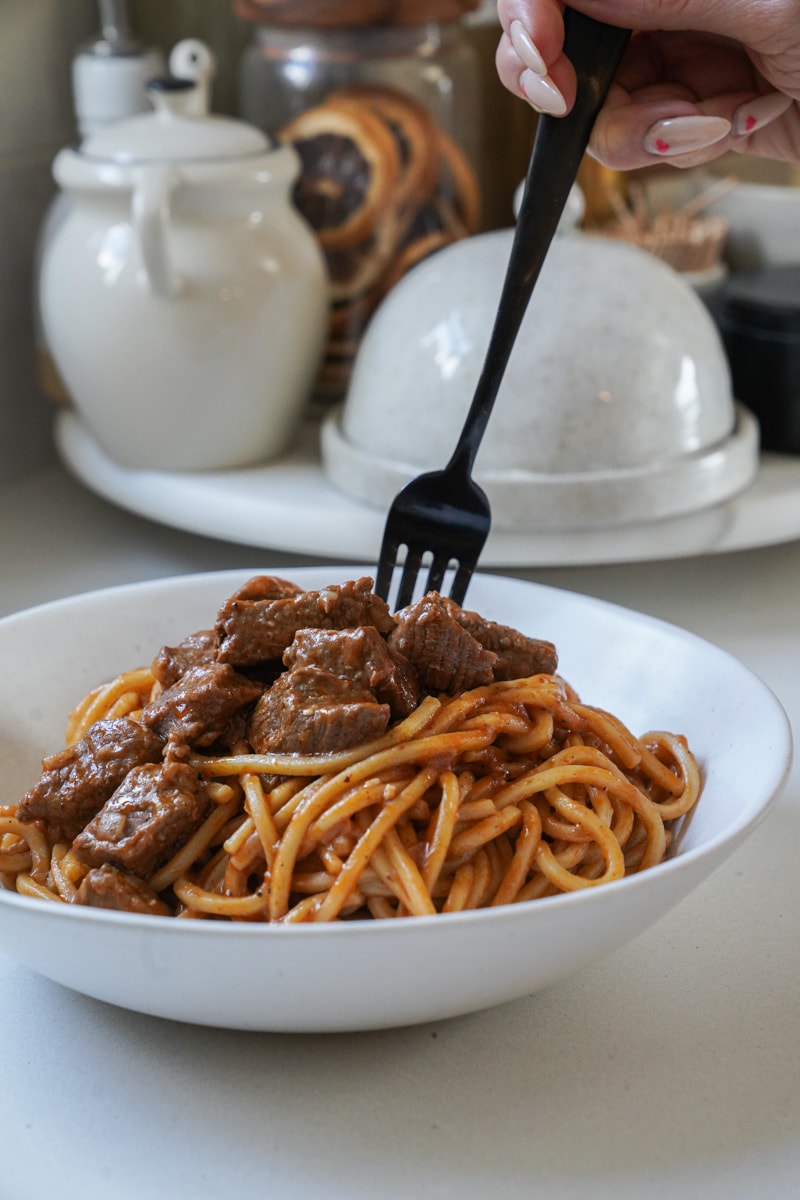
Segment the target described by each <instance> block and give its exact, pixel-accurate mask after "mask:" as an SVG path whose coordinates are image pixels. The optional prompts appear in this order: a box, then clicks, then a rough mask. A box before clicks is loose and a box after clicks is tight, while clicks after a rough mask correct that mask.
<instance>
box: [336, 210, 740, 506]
mask: <svg viewBox="0 0 800 1200" xmlns="http://www.w3.org/2000/svg"><path fill="white" fill-rule="evenodd" d="M511 238H512V231H511V230H501V231H498V232H492V233H487V234H482V235H479V236H477V237H474V238H470V239H468V240H466V241H462V242H459V243H457V244H456V245H454V246H451V247H448V248H447V249H445V250H442V251H440V252H439V253H438V254H436V255H435V256H433V257H431V258H430V259H428V260H426V261H424V262H423V263H421V264H420V265H419V266H418V267H416V268H415V269H414V270H413V271H412V272H411V273H410V274H409V275H407V276H406V277H405V278H404V279H403V280H401V282H400V283H399V285H398V286H397V287H396V288H395V289H394V290H393V291H392V292H391V293H390V294H389V296H388V297H387V298H386V299H385V300H384V302H383V303H382V306H381V307H380V308H379V310H378V311H377V312H376V314H375V316H374V318H373V320H372V322H371V324H370V325H369V327H368V329H367V331H366V333H365V335H364V338H363V341H362V344H361V347H360V350H359V354H358V357H357V360H356V364H355V369H354V373H353V378H352V383H351V387H350V391H349V394H348V396H347V399H346V402H345V404H344V405H343V407H341V408H340V409H339V410H338V411H336V412H334V413H332V414H331V415H330V416H329V418H328V419H327V421H326V423H325V426H324V427H323V434H322V449H323V462H324V469H325V471H326V474H327V476H328V478H329V479H330V481H331V482H333V483H334V484H335V485H336V486H338V487H340V488H341V489H342V490H343V491H345V492H347V493H348V494H350V495H351V496H354V497H356V498H358V499H360V500H363V501H365V502H367V503H372V504H374V505H379V506H386V505H387V504H388V503H389V502H390V501H391V499H392V497H393V496H394V494H395V493H396V491H397V490H398V488H399V487H400V486H402V485H403V484H404V483H405V482H406V481H407V480H408V479H410V478H411V477H412V476H413V475H414V474H416V473H418V472H419V471H420V470H428V469H431V468H435V467H439V466H443V465H444V463H445V462H446V461H447V459H448V458H449V456H450V453H451V451H452V448H453V446H454V444H455V440H456V437H457V434H458V431H459V429H460V427H461V423H462V420H463V417H464V416H465V414H466V411H467V408H468V406H469V402H470V400H471V398H472V394H473V389H474V385H475V382H476V380H477V378H478V374H479V372H480V368H481V365H482V361H483V356H484V351H485V347H486V344H487V342H488V338H489V331H490V328H491V325H492V322H493V320H494V313H495V309H496V306H497V301H498V297H499V294H500V288H501V284H502V278H503V275H504V273H505V267H506V263H507V261H508V256H509V252H510V246H511ZM757 465H758V433H757V427H756V423H755V421H754V420H753V418H752V417H751V416H750V415H749V414H748V413H747V412H746V411H744V410H743V409H741V408H740V407H738V406H737V405H735V403H734V400H733V397H732V394H731V382H730V373H729V369H728V365H727V360H726V358H725V354H724V350H723V347H722V343H721V340H720V337H719V335H718V333H717V330H716V327H715V325H714V323H713V321H712V319H711V317H710V315H709V313H708V311H707V309H706V308H705V306H704V305H703V303H702V301H701V300H700V299H699V298H698V296H697V295H696V294H695V292H694V290H693V289H692V288H691V287H690V286H689V285H688V284H687V283H686V282H684V280H682V279H681V278H680V276H679V275H678V274H677V273H676V272H674V271H673V270H672V269H671V268H670V267H668V266H666V265H665V264H663V263H662V262H660V261H658V260H657V259H656V258H654V257H653V256H652V255H650V254H648V253H646V252H645V251H642V250H639V249H638V248H636V247H633V246H630V245H627V244H625V243H620V242H616V241H611V240H605V239H601V238H595V237H590V236H588V235H584V234H572V235H570V236H561V237H557V238H556V239H555V241H554V242H553V245H552V247H551V249H550V252H549V254H548V258H547V260H546V262H545V265H544V268H543V270H542V272H541V275H540V277H539V280H538V282H537V284H536V287H535V289H534V293H533V297H532V299H531V302H530V305H529V308H528V311H527V313H526V316H525V319H524V321H523V325H522V328H521V330H520V334H519V337H518V339H517V343H516V346H515V348H514V351H513V353H512V356H511V360H510V362H509V365H508V368H507V372H506V376H505V378H504V380H503V384H502V386H501V389H500V393H499V395H498V399H497V402H496V406H495V410H494V413H493V415H492V418H491V421H490V423H489V427H488V429H487V432H486V435H485V438H484V442H483V445H482V446H481V449H480V451H479V454H478V458H477V461H476V478H477V479H478V481H479V482H480V483H481V484H482V485H483V486H484V488H485V489H486V491H487V493H488V495H489V498H490V500H491V503H492V510H493V516H494V523H495V526H496V527H498V528H506V529H518V528H524V527H536V528H539V529H542V530H547V529H550V530H558V529H581V528H593V527H603V526H614V525H619V524H623V523H626V522H630V521H637V522H640V521H642V520H649V519H657V518H660V517H667V516H674V515H676V514H679V513H684V512H688V511H694V510H696V509H700V508H703V507H705V506H708V505H712V504H715V503H718V502H720V501H722V500H725V499H728V498H729V497H730V496H732V495H733V494H735V493H736V492H738V491H740V490H742V489H743V488H745V487H746V486H747V485H748V484H749V483H750V482H751V481H752V479H753V478H754V476H755V473H756V470H757Z"/></svg>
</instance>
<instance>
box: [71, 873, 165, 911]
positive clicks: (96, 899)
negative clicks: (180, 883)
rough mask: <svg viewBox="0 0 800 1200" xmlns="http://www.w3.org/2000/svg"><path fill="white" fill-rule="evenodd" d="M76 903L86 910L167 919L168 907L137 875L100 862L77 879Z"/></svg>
mask: <svg viewBox="0 0 800 1200" xmlns="http://www.w3.org/2000/svg"><path fill="white" fill-rule="evenodd" d="M75 903H76V904H83V905H86V906H87V907H89V908H111V909H114V910H115V911H117V912H134V913H145V914H146V915H148V916H152V917H169V916H171V915H172V910H171V909H170V907H169V905H167V904H165V903H164V901H163V900H161V899H160V898H159V896H158V895H157V894H156V893H155V892H154V891H153V889H152V888H151V887H150V885H149V883H145V881H144V880H143V879H140V878H139V876H138V875H131V874H130V873H129V872H128V871H120V870H118V868H117V867H112V866H110V865H109V864H108V863H104V864H103V866H102V867H92V869H91V870H90V871H88V872H87V874H86V875H84V877H83V879H82V880H81V883H80V887H79V888H78V891H77V894H76V896H75Z"/></svg>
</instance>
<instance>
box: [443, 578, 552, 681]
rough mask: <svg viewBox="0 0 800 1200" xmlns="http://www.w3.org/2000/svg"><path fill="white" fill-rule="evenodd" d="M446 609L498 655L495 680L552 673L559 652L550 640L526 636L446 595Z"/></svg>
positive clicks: (494, 669) (481, 642)
mask: <svg viewBox="0 0 800 1200" xmlns="http://www.w3.org/2000/svg"><path fill="white" fill-rule="evenodd" d="M440 599H443V600H444V603H445V607H446V608H447V610H448V612H449V613H450V614H451V616H453V617H454V618H455V620H456V621H458V623H459V625H461V626H463V628H464V629H466V630H467V632H468V633H471V634H472V636H473V637H474V638H475V640H476V641H477V642H480V644H481V645H482V646H483V648H484V650H490V651H491V652H492V653H493V654H496V655H497V660H496V662H495V664H494V667H493V668H492V674H493V676H494V679H495V681H496V682H497V683H501V682H503V681H505V680H508V679H527V677H528V676H529V675H553V674H554V673H555V670H556V667H557V666H558V655H557V654H556V648H555V646H554V645H553V643H552V642H545V641H542V640H541V639H539V638H532V637H527V636H526V635H525V634H524V633H520V632H519V630H518V629H512V628H511V627H510V626H508V625H499V624H498V623H497V622H496V621H487V620H486V619H485V618H484V617H481V616H479V615H478V613H475V612H468V611H467V610H466V609H463V608H460V607H459V605H458V604H455V603H454V602H453V601H452V600H449V599H445V598H444V597H440Z"/></svg>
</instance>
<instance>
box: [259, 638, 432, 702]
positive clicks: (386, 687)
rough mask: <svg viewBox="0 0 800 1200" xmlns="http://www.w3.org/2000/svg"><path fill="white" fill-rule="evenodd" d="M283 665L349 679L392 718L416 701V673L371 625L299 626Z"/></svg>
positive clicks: (417, 684) (417, 693)
mask: <svg viewBox="0 0 800 1200" xmlns="http://www.w3.org/2000/svg"><path fill="white" fill-rule="evenodd" d="M283 661H284V664H285V665H286V666H287V667H288V668H289V670H293V669H294V668H296V667H319V668H320V669H321V670H326V671H330V672H331V673H332V674H334V675H340V676H341V677H342V678H347V679H352V680H353V682H354V683H360V684H361V685H362V686H363V687H366V688H369V689H370V691H372V692H374V693H375V698H376V699H377V700H379V701H380V702H381V703H384V704H388V705H389V707H390V709H391V712H392V717H394V718H399V717H407V716H408V714H409V713H411V712H413V711H414V709H415V708H416V707H417V705H418V704H419V702H420V699H421V693H420V688H419V683H418V682H417V677H416V674H415V673H414V670H413V668H412V666H411V664H410V663H409V662H408V660H407V659H405V658H403V656H402V655H400V654H393V653H392V651H391V650H390V648H389V646H388V645H387V643H386V640H385V639H384V638H382V637H381V635H380V634H379V633H378V631H377V629H375V627H374V626H372V625H359V626H358V627H357V628H355V629H299V630H298V631H297V633H296V634H295V637H294V641H293V642H292V644H291V646H289V648H288V649H287V650H286V651H285V653H284V655H283Z"/></svg>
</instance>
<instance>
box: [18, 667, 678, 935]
mask: <svg viewBox="0 0 800 1200" xmlns="http://www.w3.org/2000/svg"><path fill="white" fill-rule="evenodd" d="M160 688H161V685H160V684H159V683H158V681H157V680H156V679H155V677H154V675H153V674H152V672H151V671H150V670H148V669H138V670H136V671H131V672H128V673H126V674H123V675H121V676H120V677H119V678H117V679H115V680H113V681H111V682H110V683H108V684H105V685H103V686H102V687H100V688H98V689H96V690H95V691H94V692H92V693H91V694H90V695H89V696H87V697H86V698H85V699H84V700H83V701H82V702H81V703H80V704H79V705H78V706H77V708H76V709H75V710H74V712H73V713H72V714H70V718H69V722H68V738H67V740H68V743H70V744H73V745H74V744H75V743H76V742H77V741H78V740H79V739H80V738H82V737H83V736H84V735H85V734H86V732H87V730H89V729H90V728H92V726H93V724H94V723H95V722H97V721H99V720H103V719H107V718H109V717H119V716H128V717H131V718H134V719H135V718H137V717H138V715H140V714H141V711H142V709H143V708H144V707H145V706H146V705H147V704H148V702H149V701H150V699H151V698H152V697H153V696H154V695H157V694H158V692H159V691H160ZM183 761H184V765H185V766H188V767H190V768H191V769H192V771H194V772H196V774H197V776H198V778H199V780H200V781H201V783H202V786H203V787H204V789H205V792H206V794H207V796H208V801H209V806H208V810H207V812H206V813H205V815H204V816H203V818H202V821H201V822H200V823H199V825H198V826H197V827H196V828H195V829H194V831H193V832H192V833H191V835H190V836H189V837H188V838H186V839H185V840H184V841H183V844H181V845H180V847H179V848H178V849H177V850H175V851H174V852H173V853H171V855H170V857H169V858H168V859H167V861H166V862H163V863H161V864H160V865H159V866H158V867H157V868H156V869H155V870H153V871H152V872H150V873H149V874H148V875H147V877H144V878H141V879H138V880H133V881H129V882H130V883H131V886H132V887H134V888H135V890H136V892H137V896H138V897H139V900H141V903H139V902H137V903H136V904H132V905H130V907H134V908H135V909H136V910H137V911H149V912H153V913H156V914H159V915H165V916H166V915H171V916H175V917H179V918H183V919H190V918H194V919H217V920H220V919H221V920H233V921H262V922H267V921H269V922H283V923H294V922H325V921H333V920H340V919H358V918H380V919H383V918H397V917H406V916H425V915H431V914H436V913H452V912H457V911H459V910H462V909H471V908H478V907H488V906H492V905H500V904H512V903H520V902H524V901H530V900H534V899H536V898H539V897H544V896H551V895H555V894H557V893H560V892H566V891H575V890H578V889H584V888H589V887H594V886H597V885H602V884H604V883H608V882H611V881H613V880H618V879H621V878H623V877H624V876H625V875H627V874H630V873H632V872H636V871H641V870H646V869H649V868H651V867H654V866H656V865H657V864H658V863H660V862H661V861H662V860H663V858H664V856H665V853H666V851H667V849H668V847H669V845H670V842H671V840H672V838H673V837H674V832H675V826H676V823H678V822H680V820H681V819H682V818H684V817H685V816H686V814H688V813H689V812H690V811H691V810H692V808H693V807H694V805H695V803H696V802H697V799H698V796H699V794H700V788H701V781H700V775H699V771H698V767H697V763H696V761H695V759H694V757H693V755H692V753H691V752H690V750H689V749H688V747H687V744H686V741H685V739H684V738H683V737H681V736H679V735H675V734H671V733H666V732H651V733H646V734H645V735H644V736H642V737H635V736H634V735H633V734H632V733H631V732H630V731H629V730H628V729H627V728H626V727H625V726H624V725H623V724H622V722H621V721H620V720H619V719H618V718H616V717H615V716H613V715H611V714H609V713H607V712H604V711H602V710H601V709H598V708H594V707H591V706H589V705H586V704H583V703H581V702H580V701H579V699H578V698H577V696H576V695H575V693H574V692H573V691H572V689H571V688H570V687H569V685H568V684H567V683H565V682H564V680H562V679H561V678H559V677H558V676H557V675H548V674H536V675H532V676H529V677H527V678H522V679H515V680H501V681H494V682H491V683H489V684H486V685H483V686H479V687H475V688H471V689H470V690H468V691H465V692H463V693H460V694H457V695H441V694H440V695H425V696H424V697H423V698H422V700H421V702H420V703H419V704H418V705H417V707H416V708H414V710H413V711H412V712H411V713H410V715H408V716H406V717H405V718H404V719H402V720H399V721H396V722H395V723H394V724H393V725H391V726H390V727H389V729H388V730H387V732H386V733H384V734H382V735H381V736H379V737H375V738H372V739H371V740H369V741H367V742H364V743H362V744H359V745H356V746H353V747H349V748H347V749H344V750H340V751H337V752H330V753H325V754H303V753H297V752H291V753H254V751H253V748H252V746H251V745H250V744H249V743H248V741H247V740H246V738H244V737H243V738H241V739H240V740H239V741H238V742H236V743H234V744H233V745H232V746H231V747H230V749H226V751H225V753H214V752H213V748H212V750H211V751H207V750H205V749H203V748H197V747H192V748H191V749H189V748H185V751H184V754H183ZM90 869H92V868H90V866H89V865H87V863H86V862H85V861H83V860H82V858H81V856H80V854H79V853H77V852H76V847H75V845H74V844H73V843H71V842H69V841H67V840H62V841H54V840H53V839H52V838H51V837H48V827H47V823H46V822H42V821H39V820H33V821H23V820H20V816H19V811H18V806H10V807H6V808H4V809H0V880H2V883H3V885H4V886H6V887H8V888H12V889H16V890H17V891H18V892H21V893H23V894H26V895H30V896H36V897H39V898H43V899H48V900H52V901H56V902H65V903H76V902H81V888H82V885H83V884H84V881H85V879H86V877H87V875H88V874H89V872H90ZM94 869H95V870H96V869H97V868H96V867H95V868H94ZM123 874H126V873H125V872H123ZM112 906H116V907H127V905H124V904H119V905H112Z"/></svg>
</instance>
